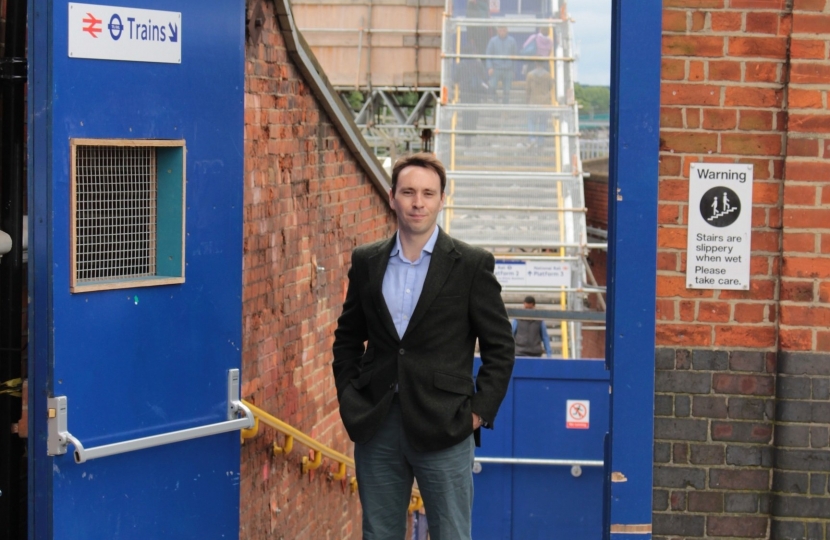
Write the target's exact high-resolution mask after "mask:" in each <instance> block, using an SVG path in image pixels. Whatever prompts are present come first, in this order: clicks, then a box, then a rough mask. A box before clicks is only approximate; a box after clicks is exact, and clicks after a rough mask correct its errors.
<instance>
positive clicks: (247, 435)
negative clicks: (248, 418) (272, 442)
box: [239, 416, 259, 441]
mask: <svg viewBox="0 0 830 540" xmlns="http://www.w3.org/2000/svg"><path fill="white" fill-rule="evenodd" d="M258 431H259V418H257V417H256V416H254V427H252V428H243V429H242V431H240V432H239V433H240V435H241V436H242V440H243V441H244V440H245V439H253V438H254V437H256V434H257V432H258Z"/></svg>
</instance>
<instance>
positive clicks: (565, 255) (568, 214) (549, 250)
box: [435, 0, 599, 358]
mask: <svg viewBox="0 0 830 540" xmlns="http://www.w3.org/2000/svg"><path fill="white" fill-rule="evenodd" d="M457 4H458V2H453V1H452V0H447V5H446V13H445V19H444V28H443V37H442V55H443V60H442V69H441V81H442V82H441V85H442V86H441V102H440V105H439V108H438V111H437V119H436V124H437V129H436V140H435V149H436V153H437V155H438V157H439V158H440V159H441V160H442V162H443V163H444V164H445V165H447V201H446V205H445V210H444V213H443V219H442V226H443V227H444V229H445V230H446V231H447V232H449V233H450V234H452V235H453V236H455V237H457V238H459V239H461V240H464V241H466V242H468V243H470V244H473V245H477V246H481V247H485V248H487V249H489V250H491V251H492V252H493V253H494V254H495V255H496V259H497V261H498V260H505V261H506V260H511V259H519V260H523V261H533V262H536V261H543V262H559V263H562V265H563V266H562V268H564V269H566V270H567V271H568V272H569V273H570V279H569V280H567V281H568V283H569V284H568V285H564V284H561V283H559V284H557V285H555V286H554V285H550V286H545V285H539V284H538V283H536V284H534V285H532V286H530V285H529V286H522V285H517V286H511V287H504V290H505V298H506V300H508V301H510V300H512V301H514V302H515V301H516V300H515V298H508V297H509V296H510V295H512V296H514V297H515V296H518V295H520V294H523V293H530V294H535V295H540V294H544V295H546V297H547V298H549V299H550V302H553V303H555V304H558V308H559V311H561V312H562V313H563V314H564V313H566V312H573V311H582V310H583V304H584V296H585V294H587V293H589V292H597V291H598V290H599V289H598V288H591V287H586V286H585V284H584V283H585V268H584V265H585V255H587V251H588V249H589V248H590V247H595V246H591V245H589V244H588V242H587V235H586V227H585V202H584V200H585V199H584V193H583V185H582V166H581V160H580V152H579V126H578V122H579V120H578V118H579V116H578V112H577V104H576V102H575V100H574V92H573V84H574V81H573V62H574V58H573V56H574V55H573V46H572V39H571V23H570V20H569V18H568V17H567V13H566V8H565V2H564V0H563V1H561V2H560V1H559V0H548V1H547V2H544V3H543V4H544V5H543V7H544V10H543V13H541V14H540V13H532V14H531V13H526V14H522V13H518V14H504V15H503V16H502V15H493V16H492V17H490V18H470V17H466V14H465V13H464V12H463V11H462V12H458V11H460V10H459V9H458V5H457ZM462 7H463V6H462ZM454 8H455V11H454ZM499 27H506V29H507V35H508V36H511V37H512V38H513V40H514V41H515V44H516V46H515V54H514V53H509V54H506V55H495V54H493V53H492V51H491V53H490V54H488V53H487V50H489V49H488V48H485V47H484V45H483V44H481V43H477V42H476V39H478V41H484V39H483V38H482V37H481V36H487V37H488V38H487V39H488V41H489V40H490V39H493V36H496V35H497V33H498V30H497V28H499ZM502 32H503V30H502ZM537 33H538V34H539V35H541V37H539V38H534V39H538V40H540V41H536V44H537V46H536V50H535V51H528V50H525V51H524V52H523V51H522V48H523V44H524V43H525V42H526V40H528V38H529V36H532V35H536V34H537ZM499 39H502V40H505V39H506V38H505V37H503V36H502V37H500V38H499ZM540 53H541V54H540ZM496 62H498V63H499V64H498V65H501V66H505V65H508V66H509V67H502V68H501V69H502V70H503V72H508V73H507V75H508V77H512V81H511V84H510V85H509V88H508V89H506V90H507V92H508V99H507V103H504V94H503V90H504V88H503V87H504V86H505V85H503V84H502V85H500V87H499V89H498V92H497V93H494V92H493V84H492V82H493V79H492V78H491V77H490V73H488V71H487V68H486V66H487V65H488V64H489V65H497V64H496ZM540 89H541V92H540ZM540 96H541V97H540ZM497 272H498V268H497ZM563 319H564V320H562V321H561V322H558V323H556V324H555V326H556V327H557V328H558V330H559V331H558V332H551V338H552V342H553V341H555V340H556V339H557V338H556V336H559V339H561V343H560V348H561V353H562V357H563V358H578V357H579V355H580V350H581V344H580V339H581V324H582V323H581V322H580V321H578V320H576V321H574V320H571V321H568V320H567V319H568V317H563ZM552 345H553V343H552Z"/></svg>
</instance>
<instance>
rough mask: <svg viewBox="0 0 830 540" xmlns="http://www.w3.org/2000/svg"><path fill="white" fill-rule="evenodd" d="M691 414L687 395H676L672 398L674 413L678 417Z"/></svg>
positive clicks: (689, 400) (689, 399)
mask: <svg viewBox="0 0 830 540" xmlns="http://www.w3.org/2000/svg"><path fill="white" fill-rule="evenodd" d="M690 414H691V398H690V397H689V396H676V397H675V398H674V415H675V416H677V417H678V418H686V417H688V416H689V415H690Z"/></svg>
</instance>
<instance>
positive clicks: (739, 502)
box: [723, 493, 760, 514]
mask: <svg viewBox="0 0 830 540" xmlns="http://www.w3.org/2000/svg"><path fill="white" fill-rule="evenodd" d="M723 498H724V510H726V512H728V513H732V514H755V513H757V512H758V511H759V506H760V496H759V495H758V494H757V493H727V494H725V495H724V497H723Z"/></svg>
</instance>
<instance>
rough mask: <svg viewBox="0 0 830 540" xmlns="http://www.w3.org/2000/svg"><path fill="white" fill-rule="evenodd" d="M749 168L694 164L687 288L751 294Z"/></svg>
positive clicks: (723, 164)
mask: <svg viewBox="0 0 830 540" xmlns="http://www.w3.org/2000/svg"><path fill="white" fill-rule="evenodd" d="M752 172H753V170H752V165H749V164H746V163H692V165H691V172H690V175H689V236H688V240H687V243H686V287H687V288H689V289H731V290H748V289H749V256H750V241H751V230H752Z"/></svg>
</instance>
